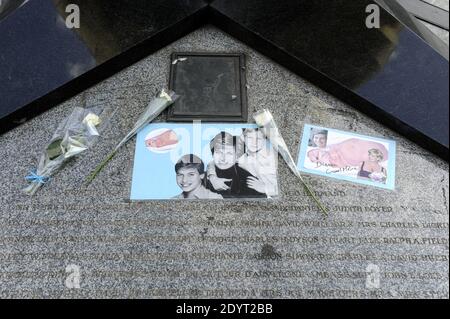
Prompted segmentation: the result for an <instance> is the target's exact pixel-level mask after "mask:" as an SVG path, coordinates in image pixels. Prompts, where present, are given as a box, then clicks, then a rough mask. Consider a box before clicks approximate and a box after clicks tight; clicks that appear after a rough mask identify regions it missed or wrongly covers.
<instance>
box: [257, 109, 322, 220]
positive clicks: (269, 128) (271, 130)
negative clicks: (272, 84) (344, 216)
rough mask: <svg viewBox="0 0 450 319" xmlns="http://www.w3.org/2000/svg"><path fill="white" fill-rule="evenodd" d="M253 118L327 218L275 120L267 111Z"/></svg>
mask: <svg viewBox="0 0 450 319" xmlns="http://www.w3.org/2000/svg"><path fill="white" fill-rule="evenodd" d="M253 118H254V119H255V122H256V124H257V125H258V126H259V127H260V129H261V131H262V132H263V133H264V135H265V136H266V137H267V139H268V140H269V141H270V142H271V144H272V147H273V148H274V150H275V151H277V152H278V153H279V154H280V155H281V157H282V158H283V159H284V161H285V162H286V164H287V165H288V166H289V168H290V169H291V171H292V172H293V173H294V174H295V176H297V177H298V178H299V179H300V181H301V182H302V184H303V186H304V187H305V190H306V192H307V193H308V195H309V196H310V197H311V198H312V199H313V200H314V201H315V202H316V204H317V206H318V207H319V209H320V211H321V212H322V213H323V214H324V215H325V216H327V215H328V212H327V210H326V208H325V207H324V206H323V205H322V203H321V202H320V200H319V199H318V198H317V196H316V195H315V194H314V192H313V191H312V190H311V188H310V187H309V185H308V184H307V183H306V182H305V180H304V179H303V177H302V176H301V175H300V172H299V171H298V169H297V166H296V164H295V162H294V159H293V158H292V155H291V153H290V152H289V149H288V147H287V145H286V143H285V141H284V139H283V137H282V136H281V133H280V132H279V130H278V126H277V125H276V124H275V120H274V119H273V116H272V113H270V111H269V110H266V109H264V110H261V111H258V112H256V113H254V114H253Z"/></svg>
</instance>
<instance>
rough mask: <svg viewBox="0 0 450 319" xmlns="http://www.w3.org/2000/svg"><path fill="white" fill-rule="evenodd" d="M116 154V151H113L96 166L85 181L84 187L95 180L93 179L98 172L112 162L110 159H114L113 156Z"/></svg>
mask: <svg viewBox="0 0 450 319" xmlns="http://www.w3.org/2000/svg"><path fill="white" fill-rule="evenodd" d="M116 153H117V149H115V150H113V151H112V152H111V153H109V154H108V156H106V157H105V159H104V160H103V161H102V162H101V163H100V164H98V165H97V167H96V168H95V169H94V171H93V172H92V173H91V174H90V175H89V176H88V178H87V179H86V185H89V184H90V183H91V182H92V181H93V180H94V179H95V177H97V175H98V173H100V171H101V170H102V169H103V168H104V167H105V166H106V164H108V162H109V161H110V160H112V158H113V157H114V155H116Z"/></svg>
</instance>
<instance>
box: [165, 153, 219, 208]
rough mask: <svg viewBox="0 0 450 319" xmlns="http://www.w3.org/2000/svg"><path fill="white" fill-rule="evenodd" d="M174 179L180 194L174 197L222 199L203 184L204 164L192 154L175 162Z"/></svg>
mask: <svg viewBox="0 0 450 319" xmlns="http://www.w3.org/2000/svg"><path fill="white" fill-rule="evenodd" d="M175 173H176V181H177V185H178V187H180V188H181V190H182V192H181V194H179V195H177V196H175V197H174V199H222V198H223V197H222V196H221V195H220V194H217V193H214V192H212V191H210V190H208V189H206V187H205V186H204V183H205V182H204V178H205V165H204V164H203V161H202V160H201V159H200V158H199V157H197V156H195V155H193V154H187V155H184V156H182V157H181V158H180V159H179V160H178V162H177V163H176V164H175Z"/></svg>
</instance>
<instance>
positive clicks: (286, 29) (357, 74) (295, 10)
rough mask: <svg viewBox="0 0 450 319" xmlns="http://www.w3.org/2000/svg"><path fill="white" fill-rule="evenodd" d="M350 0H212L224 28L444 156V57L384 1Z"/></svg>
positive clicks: (446, 110) (446, 142)
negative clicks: (374, 7)
mask: <svg viewBox="0 0 450 319" xmlns="http://www.w3.org/2000/svg"><path fill="white" fill-rule="evenodd" d="M371 3H373V2H372V1H366V0H361V1H347V0H334V1H329V0H315V1H306V0H305V1H297V0H285V1H277V0H265V1H259V0H216V1H214V2H213V3H212V4H211V6H212V8H214V9H215V10H216V11H214V12H213V15H215V17H214V18H213V19H212V21H215V22H216V24H217V25H219V26H220V27H221V28H222V29H224V30H225V31H227V32H228V33H230V34H231V35H233V36H235V37H237V38H239V39H240V40H242V41H244V42H246V43H247V44H250V45H251V46H253V47H254V48H256V49H258V50H259V51H261V52H262V53H264V54H266V55H268V56H270V57H272V58H273V59H274V60H275V61H277V62H279V63H280V64H282V65H284V66H286V67H287V68H289V69H290V70H292V71H294V72H296V73H298V74H299V75H300V76H303V77H305V78H307V79H309V80H310V81H312V82H313V83H314V84H316V85H318V86H320V87H322V88H324V89H325V90H327V91H329V92H331V93H333V94H335V95H336V96H337V97H339V98H341V99H343V100H345V101H347V102H349V103H351V105H353V106H354V107H356V108H358V109H360V110H361V111H363V112H365V113H367V114H369V115H370V116H372V117H374V118H375V119H377V120H379V121H381V122H382V123H383V124H385V125H387V126H390V127H391V128H393V129H395V130H397V131H399V132H400V133H402V134H404V135H405V136H407V137H408V138H410V139H412V140H414V141H415V142H417V143H419V144H421V145H422V146H424V147H425V148H427V149H429V150H431V151H433V152H435V153H436V154H438V155H440V156H441V157H443V158H446V159H448V145H449V130H448V128H449V127H448V124H449V123H448V116H449V95H448V85H449V79H448V61H447V60H446V59H445V58H444V57H442V56H441V55H440V54H439V53H437V52H436V51H435V50H433V49H432V48H431V47H430V46H429V45H428V44H427V43H425V42H424V41H423V40H422V39H421V38H420V37H418V36H417V35H416V34H415V33H414V32H412V31H411V30H410V29H409V28H407V27H406V26H405V25H404V24H402V23H401V22H399V21H398V20H397V19H396V18H394V17H393V16H392V15H391V14H389V13H388V12H387V11H385V10H384V9H381V28H379V29H368V28H367V27H366V24H365V20H366V15H367V13H366V10H365V9H366V6H367V5H368V4H371Z"/></svg>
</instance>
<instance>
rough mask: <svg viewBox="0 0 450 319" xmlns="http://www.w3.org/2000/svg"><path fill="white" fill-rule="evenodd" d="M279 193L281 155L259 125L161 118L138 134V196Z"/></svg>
mask: <svg viewBox="0 0 450 319" xmlns="http://www.w3.org/2000/svg"><path fill="white" fill-rule="evenodd" d="M169 137H170V138H169ZM276 196H278V177H277V156H276V153H275V152H274V150H273V149H272V147H271V145H270V143H269V142H268V141H267V139H266V138H265V137H264V135H263V134H262V132H260V131H259V130H258V128H257V126H256V125H254V124H228V123H227V124H210V123H206V124H203V123H196V124H175V123H160V124H150V125H148V126H147V127H146V128H144V129H143V130H142V131H141V132H139V133H138V136H137V140H136V151H135V161H134V167H133V179H132V187H131V196H130V198H131V199H132V200H152V199H153V200H156V199H174V200H175V199H176V200H180V199H209V200H219V199H230V198H231V199H232V198H241V199H246V198H248V199H255V198H268V197H270V198H272V197H276Z"/></svg>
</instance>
